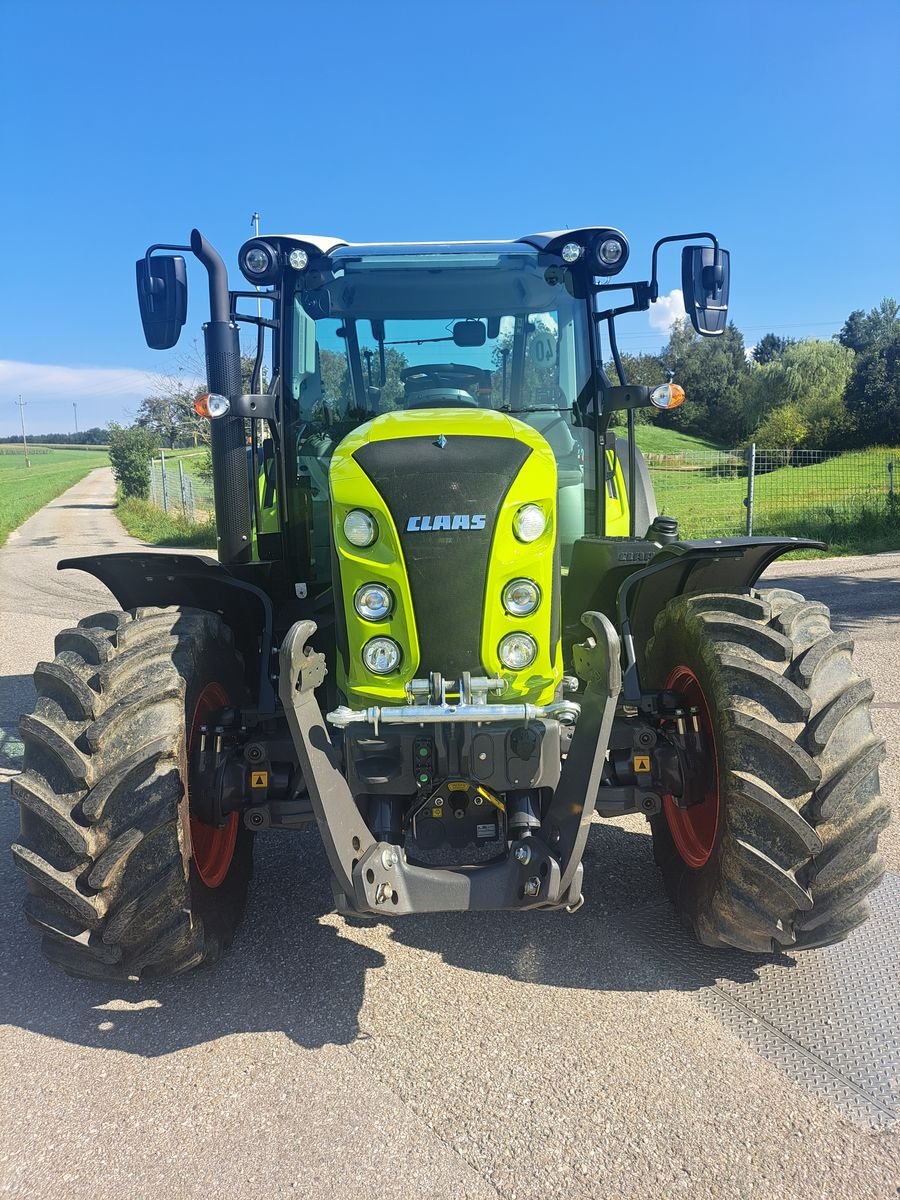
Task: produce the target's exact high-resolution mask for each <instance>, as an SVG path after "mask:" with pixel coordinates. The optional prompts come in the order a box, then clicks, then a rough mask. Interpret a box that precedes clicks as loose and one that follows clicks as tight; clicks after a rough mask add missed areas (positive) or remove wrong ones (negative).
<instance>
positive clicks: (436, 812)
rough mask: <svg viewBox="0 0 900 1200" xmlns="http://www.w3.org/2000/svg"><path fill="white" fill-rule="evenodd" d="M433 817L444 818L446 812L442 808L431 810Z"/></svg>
mask: <svg viewBox="0 0 900 1200" xmlns="http://www.w3.org/2000/svg"><path fill="white" fill-rule="evenodd" d="M431 815H432V816H433V817H442V816H443V815H444V810H443V809H442V808H433V809H432V810H431Z"/></svg>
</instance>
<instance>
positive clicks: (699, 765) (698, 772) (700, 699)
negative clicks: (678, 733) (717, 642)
mask: <svg viewBox="0 0 900 1200" xmlns="http://www.w3.org/2000/svg"><path fill="white" fill-rule="evenodd" d="M665 687H666V691H671V692H677V693H678V695H679V696H680V697H681V699H682V700H683V702H684V704H685V706H686V707H690V708H695V709H696V710H697V719H698V721H699V724H700V731H701V733H702V734H703V735H704V740H705V741H706V743H707V745H708V746H709V747H710V749H711V751H712V753H711V754H705V755H703V756H702V757H698V756H688V758H687V762H686V767H687V770H686V776H687V777H686V779H685V790H686V796H685V798H686V799H688V800H690V801H693V803H691V804H690V806H689V807H688V808H679V807H678V806H677V805H676V803H675V801H674V799H673V798H672V797H671V796H664V797H663V811H664V812H665V814H666V820H667V821H668V823H669V831H670V832H671V834H672V840H673V841H674V843H675V848H676V849H677V851H678V853H679V854H680V856H681V858H682V860H683V861H684V862H685V863H687V865H688V866H689V867H693V868H694V870H699V869H700V867H703V866H705V865H706V863H708V862H709V857H710V855H711V854H712V852H713V847H714V846H715V844H716V834H717V833H718V830H719V807H720V805H719V754H718V748H717V746H716V736H715V730H714V729H713V723H712V719H711V718H710V715H709V705H708V704H707V703H706V696H705V695H704V694H703V689H702V688H701V686H700V681H699V680H698V679H697V676H696V675H695V674H694V672H693V671H692V670H691V669H690V667H675V668H674V669H673V670H672V671H671V672H670V673H669V678H668V679H667V680H666V684H665Z"/></svg>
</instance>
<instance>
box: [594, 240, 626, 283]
mask: <svg viewBox="0 0 900 1200" xmlns="http://www.w3.org/2000/svg"><path fill="white" fill-rule="evenodd" d="M627 262H628V242H627V241H626V240H625V236H624V234H621V233H618V232H616V231H614V230H609V232H606V231H604V232H603V233H601V234H600V235H599V236H598V237H597V240H596V241H595V242H594V268H595V270H596V273H597V274H598V275H618V273H619V272H620V271H621V270H622V268H623V267H624V266H625V264H626V263H627Z"/></svg>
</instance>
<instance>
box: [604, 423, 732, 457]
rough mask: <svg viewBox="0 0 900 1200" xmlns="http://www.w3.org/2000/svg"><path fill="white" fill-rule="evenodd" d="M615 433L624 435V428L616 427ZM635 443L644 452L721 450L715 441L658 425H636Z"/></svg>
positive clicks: (672, 452) (683, 452) (674, 452)
mask: <svg viewBox="0 0 900 1200" xmlns="http://www.w3.org/2000/svg"><path fill="white" fill-rule="evenodd" d="M616 433H618V434H619V435H620V436H623V437H624V434H625V430H624V428H622V429H619V428H618V427H616ZM635 434H636V437H637V444H638V445H639V446H640V448H641V450H642V451H643V453H644V454H647V455H649V454H686V453H688V452H689V451H691V450H721V448H722V447H721V446H717V445H716V443H715V442H708V441H706V440H705V439H704V438H698V437H692V436H691V435H690V434H689V433H678V431H677V430H675V429H663V428H662V427H661V426H659V425H636V426H635Z"/></svg>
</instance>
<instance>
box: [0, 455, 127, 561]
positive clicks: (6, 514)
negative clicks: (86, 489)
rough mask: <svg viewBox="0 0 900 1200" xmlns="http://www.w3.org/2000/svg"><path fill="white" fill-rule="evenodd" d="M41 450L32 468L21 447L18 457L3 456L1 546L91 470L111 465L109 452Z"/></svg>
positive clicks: (0, 467)
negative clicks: (12, 533)
mask: <svg viewBox="0 0 900 1200" xmlns="http://www.w3.org/2000/svg"><path fill="white" fill-rule="evenodd" d="M39 450H40V451H41V452H40V453H36V454H35V455H34V457H33V458H31V466H30V467H26V466H25V457H24V455H23V453H22V449H21V447H17V448H16V451H17V452H16V453H14V454H8V453H2V454H0V546H2V545H3V543H4V542H5V541H6V539H7V537H8V536H9V534H10V533H11V532H12V530H13V529H16V528H17V527H18V526H19V525H21V524H22V522H23V521H26V520H27V519H28V518H29V517H30V516H31V515H32V513H36V512H37V510H38V509H39V508H43V507H44V505H45V504H49V502H50V501H51V500H53V499H55V498H56V497H57V496H58V495H59V494H60V493H61V492H64V491H65V490H66V488H70V487H71V486H72V484H73V483H77V482H78V481H79V479H83V478H84V476H85V475H87V473H88V471H92V470H93V469H94V468H95V467H106V466H108V465H109V458H108V456H107V454H106V451H105V450H80V449H75V450H68V449H66V450H48V449H46V448H44V447H39Z"/></svg>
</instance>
